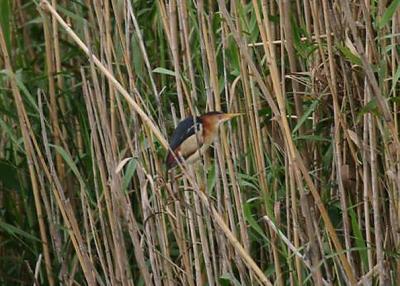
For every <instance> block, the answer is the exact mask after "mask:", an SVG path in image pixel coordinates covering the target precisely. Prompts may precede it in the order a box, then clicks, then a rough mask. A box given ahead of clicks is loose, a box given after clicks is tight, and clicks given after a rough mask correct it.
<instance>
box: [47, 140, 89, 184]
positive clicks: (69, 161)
mask: <svg viewBox="0 0 400 286" xmlns="http://www.w3.org/2000/svg"><path fill="white" fill-rule="evenodd" d="M49 146H50V147H53V148H54V149H56V151H57V153H59V154H60V155H61V157H63V159H64V161H65V163H67V165H68V166H69V167H70V169H71V171H72V172H73V173H74V174H75V176H76V178H77V179H78V181H79V183H80V184H81V186H82V187H84V186H85V181H84V180H83V178H82V176H81V174H80V173H79V170H78V168H77V167H76V164H75V162H74V161H73V160H72V158H71V156H70V155H69V154H68V153H67V151H65V150H64V149H63V148H62V147H60V146H57V145H53V144H49Z"/></svg>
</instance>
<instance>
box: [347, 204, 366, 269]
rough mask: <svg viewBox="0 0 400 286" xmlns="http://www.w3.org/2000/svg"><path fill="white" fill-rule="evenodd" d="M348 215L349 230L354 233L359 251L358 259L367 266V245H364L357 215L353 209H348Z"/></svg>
mask: <svg viewBox="0 0 400 286" xmlns="http://www.w3.org/2000/svg"><path fill="white" fill-rule="evenodd" d="M349 214H350V218H351V229H352V231H353V233H354V237H355V243H356V246H357V248H358V249H359V250H360V257H361V259H362V260H363V264H364V265H368V253H367V245H366V243H365V240H364V237H363V234H362V231H361V228H360V225H359V223H358V221H357V214H356V213H355V211H354V209H353V208H349Z"/></svg>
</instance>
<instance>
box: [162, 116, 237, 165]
mask: <svg viewBox="0 0 400 286" xmlns="http://www.w3.org/2000/svg"><path fill="white" fill-rule="evenodd" d="M238 115H241V113H222V112H217V111H213V112H208V113H206V114H204V115H201V116H197V117H196V118H193V117H192V116H189V117H187V118H185V119H184V120H182V121H181V122H180V123H179V124H178V126H177V127H176V129H175V131H174V133H173V134H172V139H171V141H170V148H171V150H172V151H173V153H174V154H175V155H174V154H173V153H172V152H171V151H169V153H168V156H167V161H166V165H167V169H171V168H173V167H175V166H176V165H178V163H177V161H176V160H177V159H178V160H180V161H181V160H182V158H183V159H185V161H186V162H187V163H193V162H195V161H197V160H198V159H199V158H200V157H201V155H202V154H204V152H205V151H206V149H207V148H208V147H209V146H210V145H211V143H212V142H213V141H214V139H215V138H216V137H217V134H218V127H219V125H220V124H221V123H223V122H225V121H228V120H230V119H232V118H233V117H235V116H238Z"/></svg>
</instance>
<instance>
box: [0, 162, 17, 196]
mask: <svg viewBox="0 0 400 286" xmlns="http://www.w3.org/2000/svg"><path fill="white" fill-rule="evenodd" d="M0 183H1V184H0V185H2V186H3V187H5V188H7V189H17V188H18V185H19V184H18V179H17V168H16V167H15V166H14V165H12V164H10V162H7V161H6V160H3V159H0Z"/></svg>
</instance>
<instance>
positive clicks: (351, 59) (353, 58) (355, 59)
mask: <svg viewBox="0 0 400 286" xmlns="http://www.w3.org/2000/svg"><path fill="white" fill-rule="evenodd" d="M336 47H337V48H338V49H339V51H340V52H341V53H342V54H343V56H344V57H345V58H346V59H347V60H348V61H349V62H351V63H352V64H353V65H358V66H361V65H362V62H361V59H360V57H359V56H357V55H355V54H353V53H352V51H351V50H350V49H349V48H348V47H345V46H342V45H337V46H336Z"/></svg>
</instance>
